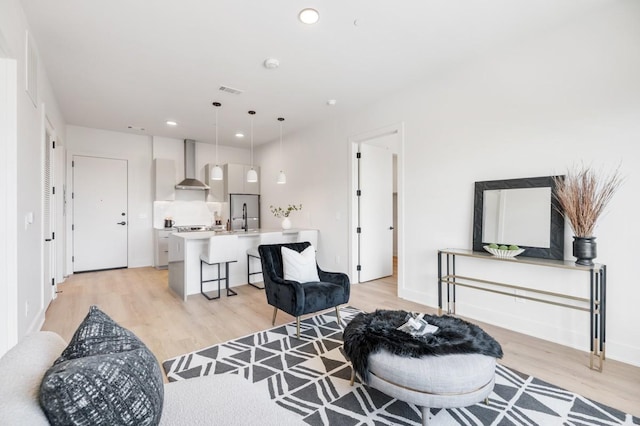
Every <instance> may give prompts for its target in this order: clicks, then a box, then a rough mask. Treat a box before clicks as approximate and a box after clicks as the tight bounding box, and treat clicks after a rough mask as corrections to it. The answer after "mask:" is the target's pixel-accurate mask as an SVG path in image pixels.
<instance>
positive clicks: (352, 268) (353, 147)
mask: <svg viewBox="0 0 640 426" xmlns="http://www.w3.org/2000/svg"><path fill="white" fill-rule="evenodd" d="M390 134H397V135H398V154H397V156H398V157H397V158H398V167H397V171H396V173H397V179H398V296H399V297H403V296H404V294H405V283H404V265H405V256H404V123H403V122H399V123H395V124H391V125H389V126H385V127H381V128H379V129H375V130H371V131H368V132H364V133H360V134H357V135H354V136H351V137H350V138H349V157H350V161H349V167H350V168H351V173H350V179H351V182H350V185H349V187H350V191H351V196H350V197H349V212H350V215H349V275H350V277H351V281H352V282H357V277H358V271H357V265H358V252H357V251H358V234H357V233H356V226H357V223H358V197H357V195H356V190H357V186H358V160H357V158H356V153H357V152H358V144H360V143H361V142H363V141H367V140H370V139H375V138H377V137H380V136H385V135H390Z"/></svg>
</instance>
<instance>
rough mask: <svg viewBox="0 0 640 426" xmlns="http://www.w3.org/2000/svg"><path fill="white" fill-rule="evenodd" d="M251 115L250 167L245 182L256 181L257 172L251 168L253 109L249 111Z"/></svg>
mask: <svg viewBox="0 0 640 426" xmlns="http://www.w3.org/2000/svg"><path fill="white" fill-rule="evenodd" d="M249 115H251V169H250V170H249V171H248V172H247V182H249V183H254V182H257V181H258V173H257V172H256V171H255V170H254V169H253V116H254V115H256V112H255V111H249Z"/></svg>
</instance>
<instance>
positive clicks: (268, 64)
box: [263, 58, 280, 70]
mask: <svg viewBox="0 0 640 426" xmlns="http://www.w3.org/2000/svg"><path fill="white" fill-rule="evenodd" d="M263 65H264V67H265V68H266V69H269V70H274V69H276V68H278V67H279V66H280V61H279V60H277V59H276V58H267V59H265V60H264V63H263Z"/></svg>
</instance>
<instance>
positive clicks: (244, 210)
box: [242, 203, 249, 232]
mask: <svg viewBox="0 0 640 426" xmlns="http://www.w3.org/2000/svg"><path fill="white" fill-rule="evenodd" d="M242 223H243V225H242V229H244V232H247V231H248V230H249V221H248V220H247V203H242Z"/></svg>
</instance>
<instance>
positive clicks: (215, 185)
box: [204, 164, 225, 203]
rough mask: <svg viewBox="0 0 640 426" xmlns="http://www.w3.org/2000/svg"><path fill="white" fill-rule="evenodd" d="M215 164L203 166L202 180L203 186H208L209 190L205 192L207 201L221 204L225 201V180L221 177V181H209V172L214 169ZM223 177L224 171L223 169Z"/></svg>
mask: <svg viewBox="0 0 640 426" xmlns="http://www.w3.org/2000/svg"><path fill="white" fill-rule="evenodd" d="M215 166H216V165H215V164H206V165H205V166H204V179H205V182H204V183H205V184H207V185H209V189H208V190H207V192H206V193H207V201H214V202H219V203H221V202H223V201H225V192H224V188H225V179H224V177H223V179H222V180H211V171H212V170H213V168H214V167H215ZM223 176H224V169H223Z"/></svg>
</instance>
